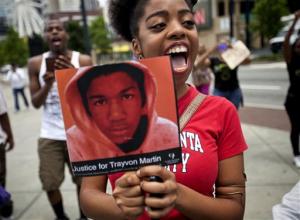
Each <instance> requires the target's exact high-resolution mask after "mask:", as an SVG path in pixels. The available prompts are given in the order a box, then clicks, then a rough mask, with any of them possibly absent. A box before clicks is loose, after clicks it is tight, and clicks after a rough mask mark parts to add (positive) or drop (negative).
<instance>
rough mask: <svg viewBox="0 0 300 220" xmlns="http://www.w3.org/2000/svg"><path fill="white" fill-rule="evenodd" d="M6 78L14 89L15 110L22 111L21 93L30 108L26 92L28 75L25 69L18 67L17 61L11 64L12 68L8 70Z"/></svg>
mask: <svg viewBox="0 0 300 220" xmlns="http://www.w3.org/2000/svg"><path fill="white" fill-rule="evenodd" d="M6 80H7V81H9V82H10V84H11V88H12V90H13V96H14V104H15V112H18V111H20V105H19V95H21V97H22V98H23V101H24V104H25V106H26V108H29V104H28V101H27V97H26V94H25V91H24V89H25V86H26V76H25V73H24V70H22V69H20V68H18V67H17V65H16V64H15V63H12V64H11V70H10V71H8V73H7V76H6Z"/></svg>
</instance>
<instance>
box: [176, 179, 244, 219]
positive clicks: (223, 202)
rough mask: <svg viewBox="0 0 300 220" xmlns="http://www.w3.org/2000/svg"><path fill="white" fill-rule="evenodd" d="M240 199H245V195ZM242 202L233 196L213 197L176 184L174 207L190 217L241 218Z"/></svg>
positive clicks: (242, 211) (242, 212)
mask: <svg viewBox="0 0 300 220" xmlns="http://www.w3.org/2000/svg"><path fill="white" fill-rule="evenodd" d="M237 196H241V199H243V200H244V199H245V195H244V194H243V195H237ZM243 204H244V202H243V201H242V200H240V201H239V200H238V199H233V198H228V199H227V198H213V197H209V196H205V195H202V194H200V193H198V192H196V191H194V190H192V189H190V188H188V187H186V186H184V185H181V184H178V198H177V200H176V205H175V208H176V209H178V211H180V212H181V213H182V214H183V215H185V216H187V217H188V218H190V219H194V220H197V219H214V220H216V219H220V220H221V219H222V220H224V219H243V215H244V205H243Z"/></svg>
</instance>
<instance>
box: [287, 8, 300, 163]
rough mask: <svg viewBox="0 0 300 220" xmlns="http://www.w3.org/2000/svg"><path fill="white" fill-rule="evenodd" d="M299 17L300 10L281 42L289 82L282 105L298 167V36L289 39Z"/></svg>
mask: <svg viewBox="0 0 300 220" xmlns="http://www.w3.org/2000/svg"><path fill="white" fill-rule="evenodd" d="M299 18H300V10H299V11H296V12H295V19H294V21H293V23H292V25H291V27H290V29H289V30H288V32H287V34H286V36H285V40H284V44H283V54H284V59H285V62H286V64H287V70H288V74H289V82H290V85H289V88H288V91H287V96H286V99H285V103H284V105H285V109H286V112H287V114H288V116H289V118H290V122H291V133H290V139H291V144H292V148H293V155H294V163H295V165H296V167H298V168H300V148H299V146H300V145H299V138H300V36H298V38H297V39H296V40H295V42H294V43H293V44H291V42H290V39H291V35H292V34H293V32H294V28H295V25H296V23H297V21H298V20H299Z"/></svg>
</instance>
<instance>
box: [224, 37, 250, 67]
mask: <svg viewBox="0 0 300 220" xmlns="http://www.w3.org/2000/svg"><path fill="white" fill-rule="evenodd" d="M249 56H250V51H249V49H248V48H247V47H246V45H245V44H244V43H243V42H242V41H237V42H235V43H233V44H232V46H231V47H229V48H228V49H227V50H225V51H224V52H222V53H221V57H222V58H223V60H224V61H225V62H226V64H227V65H228V66H229V68H230V69H235V68H236V67H237V66H238V65H240V64H241V63H242V62H243V61H244V60H245V59H246V58H247V57H249Z"/></svg>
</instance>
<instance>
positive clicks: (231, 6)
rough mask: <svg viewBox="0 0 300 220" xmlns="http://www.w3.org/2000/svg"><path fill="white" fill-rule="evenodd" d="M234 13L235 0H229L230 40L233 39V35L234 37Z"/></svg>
mask: <svg viewBox="0 0 300 220" xmlns="http://www.w3.org/2000/svg"><path fill="white" fill-rule="evenodd" d="M233 14H234V0H230V1H229V16H230V17H229V18H230V40H232V39H233V37H234V24H233V23H234V22H233Z"/></svg>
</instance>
